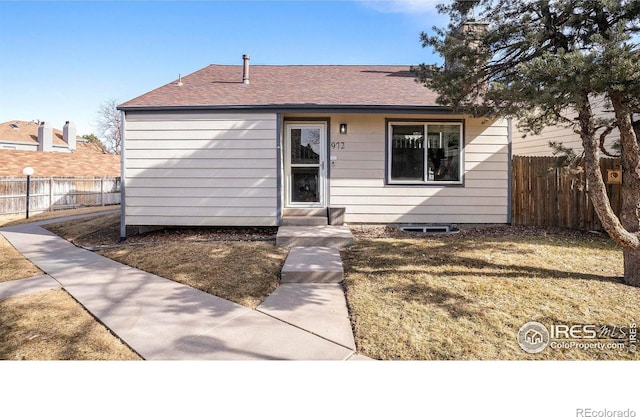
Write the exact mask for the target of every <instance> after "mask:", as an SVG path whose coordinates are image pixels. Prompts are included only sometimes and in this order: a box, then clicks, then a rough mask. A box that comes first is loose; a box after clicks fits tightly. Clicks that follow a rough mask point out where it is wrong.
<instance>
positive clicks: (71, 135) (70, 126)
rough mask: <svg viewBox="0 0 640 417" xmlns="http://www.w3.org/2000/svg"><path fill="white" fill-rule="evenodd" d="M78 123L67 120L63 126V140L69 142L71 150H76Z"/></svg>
mask: <svg viewBox="0 0 640 417" xmlns="http://www.w3.org/2000/svg"><path fill="white" fill-rule="evenodd" d="M76 134H77V131H76V125H75V124H74V123H73V122H69V121H67V123H65V124H64V127H63V128H62V140H64V141H65V142H66V143H67V146H68V147H69V150H70V151H75V150H76Z"/></svg>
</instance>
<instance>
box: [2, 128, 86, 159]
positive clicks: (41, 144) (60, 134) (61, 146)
mask: <svg viewBox="0 0 640 417" xmlns="http://www.w3.org/2000/svg"><path fill="white" fill-rule="evenodd" d="M76 140H77V137H76V128H75V125H74V124H73V123H72V122H67V123H66V124H65V126H64V129H63V130H62V131H60V130H58V129H54V128H52V127H51V125H50V124H49V123H48V122H40V121H31V122H24V121H21V120H11V121H8V122H5V123H1V124H0V150H2V149H11V150H20V151H43V152H73V150H74V149H75V147H76Z"/></svg>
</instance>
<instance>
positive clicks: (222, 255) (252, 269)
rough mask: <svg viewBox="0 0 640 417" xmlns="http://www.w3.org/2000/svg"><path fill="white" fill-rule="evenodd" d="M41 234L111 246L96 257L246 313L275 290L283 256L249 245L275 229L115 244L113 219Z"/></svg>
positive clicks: (165, 235) (186, 232)
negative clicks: (218, 299)
mask: <svg viewBox="0 0 640 417" xmlns="http://www.w3.org/2000/svg"><path fill="white" fill-rule="evenodd" d="M46 228H47V229H48V230H50V231H52V232H53V233H56V234H57V235H59V236H62V237H64V238H65V239H67V240H69V241H71V242H73V243H75V244H76V245H81V246H102V245H112V246H116V247H115V248H113V249H107V250H101V251H99V252H98V253H99V254H100V255H102V256H106V257H108V258H111V259H113V260H115V261H117V262H121V263H124V264H127V265H130V266H133V267H135V268H138V269H142V270H144V271H147V272H151V273H153V274H156V275H159V276H162V277H165V278H168V279H171V280H174V281H177V282H180V283H182V284H186V285H189V286H191V287H194V288H197V289H199V290H202V291H204V292H207V293H209V294H213V295H216V296H218V297H222V298H225V299H227V300H230V301H233V302H236V303H238V304H241V305H243V306H246V307H250V308H255V307H257V306H258V305H259V304H260V303H261V302H262V301H263V300H264V299H265V298H266V297H267V296H268V295H269V294H271V292H273V290H274V289H275V288H276V287H277V285H278V280H279V275H280V270H281V269H282V265H283V263H284V259H285V257H286V255H287V252H288V251H287V250H286V249H284V248H278V247H276V246H275V244H274V243H273V242H266V241H252V240H255V239H258V240H263V239H268V238H269V236H270V235H271V234H273V233H274V232H275V229H274V230H271V229H252V228H245V229H237V228H229V229H214V228H211V229H207V228H186V229H180V228H176V229H168V230H160V231H156V232H152V233H147V234H144V235H139V236H133V237H130V238H128V239H127V240H126V241H125V242H119V233H120V217H119V215H117V214H113V215H106V216H99V217H91V218H86V219H78V220H72V221H68V222H63V223H56V224H52V225H48V226H46ZM241 240H244V241H241ZM131 244H133V246H132V245H131Z"/></svg>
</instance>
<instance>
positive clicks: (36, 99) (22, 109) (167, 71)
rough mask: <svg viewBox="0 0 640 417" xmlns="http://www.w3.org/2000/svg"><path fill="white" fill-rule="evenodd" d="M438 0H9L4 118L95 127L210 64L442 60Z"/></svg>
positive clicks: (0, 82)
mask: <svg viewBox="0 0 640 417" xmlns="http://www.w3.org/2000/svg"><path fill="white" fill-rule="evenodd" d="M436 3H437V1H436V0H394V1H365V0H342V1H304V0H299V1H230V0H228V1H191V2H173V1H160V2H150V1H115V2H107V1H70V2H54V1H43V2H33V1H21V2H13V1H1V0H0V16H2V17H3V19H2V25H0V45H1V46H2V50H3V57H2V59H1V60H0V122H4V121H8V120H14V119H17V120H35V119H39V120H46V121H49V122H51V123H52V124H53V126H54V127H57V128H62V126H63V124H64V122H65V121H66V120H73V121H74V122H75V123H76V126H77V127H78V133H79V134H85V133H92V132H95V133H97V132H96V127H95V120H96V112H97V110H98V107H99V105H100V104H101V103H103V102H104V101H106V100H107V99H110V98H117V99H119V102H123V101H126V100H128V99H131V98H133V97H136V96H138V95H140V94H143V93H145V92H147V91H149V90H151V89H153V88H156V87H159V86H160V85H163V84H165V83H167V82H170V81H171V80H173V79H176V78H177V76H178V74H179V73H180V74H183V75H185V74H189V73H191V72H193V71H196V70H198V69H200V68H202V67H204V66H206V65H209V64H214V63H216V64H241V62H242V54H244V53H247V54H250V55H251V63H252V64H418V63H421V62H428V63H432V62H439V58H438V57H435V56H432V54H431V51H429V50H427V49H424V48H422V46H421V45H420V42H419V34H420V32H421V31H428V30H430V29H431V27H432V26H433V25H434V24H437V25H443V24H446V21H445V20H443V19H444V18H443V17H442V16H438V15H437V14H436V12H435V4H436Z"/></svg>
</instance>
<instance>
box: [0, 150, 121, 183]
mask: <svg viewBox="0 0 640 417" xmlns="http://www.w3.org/2000/svg"><path fill="white" fill-rule="evenodd" d="M27 166H30V167H32V168H33V169H34V170H35V174H34V176H35V177H110V176H114V177H115V176H119V175H120V155H113V154H108V153H104V152H103V150H102V149H101V148H100V146H98V145H96V144H94V143H91V142H86V143H85V142H79V143H78V144H77V145H76V150H75V151H74V152H34V151H21V150H13V149H0V177H4V176H8V177H11V176H23V174H22V170H23V169H24V167H27Z"/></svg>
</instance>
